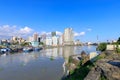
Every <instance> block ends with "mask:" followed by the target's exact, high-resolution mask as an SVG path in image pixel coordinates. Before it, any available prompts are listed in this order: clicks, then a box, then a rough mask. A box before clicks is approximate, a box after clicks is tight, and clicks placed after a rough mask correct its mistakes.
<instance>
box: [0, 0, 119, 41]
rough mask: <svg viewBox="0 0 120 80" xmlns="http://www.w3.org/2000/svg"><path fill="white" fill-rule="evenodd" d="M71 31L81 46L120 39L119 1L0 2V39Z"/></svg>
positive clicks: (15, 0) (27, 0) (20, 0)
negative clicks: (68, 29)
mask: <svg viewBox="0 0 120 80" xmlns="http://www.w3.org/2000/svg"><path fill="white" fill-rule="evenodd" d="M67 27H71V28H73V30H74V36H75V39H80V40H81V41H83V42H86V41H92V42H94V41H96V40H97V36H98V39H99V40H100V41H107V40H113V39H117V38H118V37H119V36H120V31H119V30H120V0H0V38H3V37H10V36H24V37H26V36H28V35H32V34H33V33H34V32H38V33H40V34H42V33H46V34H48V35H49V34H50V32H52V31H56V32H57V34H58V35H61V34H62V33H63V32H64V29H65V28H67Z"/></svg>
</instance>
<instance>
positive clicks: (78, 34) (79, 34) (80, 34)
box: [74, 32, 85, 36]
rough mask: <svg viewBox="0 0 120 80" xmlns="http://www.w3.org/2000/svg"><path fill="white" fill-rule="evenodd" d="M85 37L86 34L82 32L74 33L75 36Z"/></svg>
mask: <svg viewBox="0 0 120 80" xmlns="http://www.w3.org/2000/svg"><path fill="white" fill-rule="evenodd" d="M83 35H85V32H80V33H77V32H74V36H83Z"/></svg>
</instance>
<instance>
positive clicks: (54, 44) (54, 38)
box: [52, 36, 58, 46]
mask: <svg viewBox="0 0 120 80" xmlns="http://www.w3.org/2000/svg"><path fill="white" fill-rule="evenodd" d="M52 45H53V46H57V45H58V37H57V36H53V37H52Z"/></svg>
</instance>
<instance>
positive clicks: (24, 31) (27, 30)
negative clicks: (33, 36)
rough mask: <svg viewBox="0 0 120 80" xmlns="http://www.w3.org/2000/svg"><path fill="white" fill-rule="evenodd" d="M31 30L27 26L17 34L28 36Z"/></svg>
mask: <svg viewBox="0 0 120 80" xmlns="http://www.w3.org/2000/svg"><path fill="white" fill-rule="evenodd" d="M32 31H33V30H32V29H31V28H29V27H27V26H25V27H24V28H21V29H20V30H19V34H25V35H26V34H30V33H31V32H32Z"/></svg>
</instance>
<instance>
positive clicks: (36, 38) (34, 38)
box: [33, 33, 38, 41]
mask: <svg viewBox="0 0 120 80" xmlns="http://www.w3.org/2000/svg"><path fill="white" fill-rule="evenodd" d="M33 40H34V41H38V34H37V33H34V34H33Z"/></svg>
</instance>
